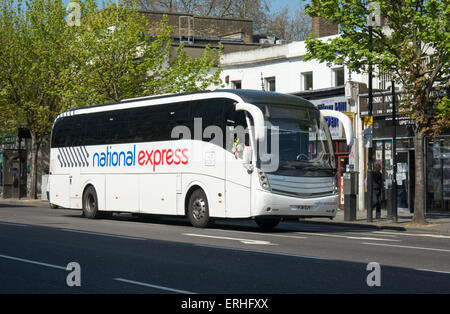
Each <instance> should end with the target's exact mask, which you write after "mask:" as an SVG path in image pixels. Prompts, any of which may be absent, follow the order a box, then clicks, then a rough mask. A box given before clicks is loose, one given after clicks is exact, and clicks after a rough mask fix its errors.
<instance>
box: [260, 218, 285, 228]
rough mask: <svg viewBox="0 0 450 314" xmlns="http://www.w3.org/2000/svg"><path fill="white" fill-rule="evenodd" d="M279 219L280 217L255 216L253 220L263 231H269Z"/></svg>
mask: <svg viewBox="0 0 450 314" xmlns="http://www.w3.org/2000/svg"><path fill="white" fill-rule="evenodd" d="M280 221H281V219H280V218H261V217H256V218H255V222H256V224H257V225H258V226H259V227H260V228H261V229H262V230H263V231H270V230H272V229H273V228H275V227H276V226H277V225H278V224H279V223H280Z"/></svg>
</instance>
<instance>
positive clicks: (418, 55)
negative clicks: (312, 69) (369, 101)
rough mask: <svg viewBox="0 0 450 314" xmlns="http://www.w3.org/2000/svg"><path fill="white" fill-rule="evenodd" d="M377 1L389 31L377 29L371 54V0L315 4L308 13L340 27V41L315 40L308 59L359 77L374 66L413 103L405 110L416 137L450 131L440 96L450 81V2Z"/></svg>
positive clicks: (328, 0)
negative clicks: (341, 66)
mask: <svg viewBox="0 0 450 314" xmlns="http://www.w3.org/2000/svg"><path fill="white" fill-rule="evenodd" d="M374 2H376V3H378V4H379V5H380V10H381V15H382V16H383V17H384V21H385V22H386V27H382V26H376V27H373V37H372V46H371V47H372V51H371V50H370V49H369V47H370V42H369V38H370V36H369V27H368V25H367V16H368V14H369V13H371V12H369V10H368V8H367V3H368V1H351V0H312V3H311V5H307V6H306V7H307V9H306V10H307V12H308V13H309V14H310V15H311V16H321V17H323V18H325V19H329V20H332V21H333V22H334V23H337V24H339V28H340V36H338V37H335V38H332V39H329V40H327V41H324V40H321V39H314V38H312V36H310V37H309V38H308V39H307V40H306V44H307V49H308V54H307V55H306V57H305V59H306V60H309V59H313V58H315V59H318V60H319V61H320V62H327V63H329V64H331V63H333V64H345V65H346V66H348V68H349V69H350V70H353V71H356V72H366V71H367V69H368V64H369V61H370V62H372V64H373V65H374V66H375V68H378V69H379V70H381V71H384V72H389V73H391V74H393V75H394V78H395V79H396V81H397V83H401V84H402V86H403V89H405V91H406V94H407V95H408V98H407V99H406V101H405V102H404V104H403V106H402V108H401V109H402V111H403V113H404V114H406V115H409V116H410V117H411V118H413V119H415V120H416V132H419V131H420V132H426V133H428V134H429V135H434V136H435V135H438V134H439V133H440V132H442V130H443V129H445V128H448V127H450V120H449V119H448V111H446V110H448V107H447V106H446V105H443V104H442V103H446V101H445V100H440V99H439V98H436V97H435V95H436V92H437V91H439V90H443V89H445V87H446V86H448V81H449V78H450V64H449V51H450V49H449V48H450V37H449V29H450V25H449V23H450V19H449V18H448V17H449V16H450V6H449V1H448V0H443V1H440V0H421V1H420V0H404V1H391V0H378V1H374ZM438 103H440V105H439V104H438Z"/></svg>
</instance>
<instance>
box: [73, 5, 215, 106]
mask: <svg viewBox="0 0 450 314" xmlns="http://www.w3.org/2000/svg"><path fill="white" fill-rule="evenodd" d="M87 3H88V2H87ZM83 12H84V14H83V18H82V22H81V27H79V28H78V30H77V31H78V35H77V38H78V40H77V41H76V42H75V49H76V51H77V54H76V55H75V59H76V60H77V64H76V67H75V69H74V70H75V72H76V73H77V74H78V75H79V77H80V80H78V81H77V82H75V86H74V87H73V88H71V91H72V94H71V95H70V96H69V97H70V98H71V99H72V102H73V103H74V104H77V105H79V106H86V105H91V104H97V103H105V102H109V101H118V100H121V99H124V98H133V97H140V96H147V95H155V94H161V93H179V92H189V91H196V90H204V89H206V88H207V87H208V86H210V85H217V84H219V83H220V80H219V75H220V68H219V69H218V70H217V71H215V72H214V73H212V75H210V73H209V72H213V68H214V65H215V64H216V63H217V61H218V60H219V56H220V52H218V51H217V50H213V49H210V48H209V47H208V48H206V49H205V51H204V53H203V56H202V57H200V58H197V59H194V58H192V57H189V56H187V55H186V52H185V50H184V47H183V45H180V46H179V47H178V49H174V48H173V47H172V42H173V32H174V27H173V26H170V25H168V19H167V17H165V18H164V19H163V20H162V21H161V22H160V23H159V30H158V32H157V35H156V36H154V37H151V36H149V35H148V34H146V31H147V30H148V23H147V21H146V19H145V17H144V15H142V14H140V13H138V11H137V10H136V8H135V4H134V3H132V2H129V1H128V2H126V3H121V4H120V5H119V6H117V4H116V3H115V2H109V3H107V6H106V8H105V9H103V10H101V11H98V10H96V9H95V4H91V6H90V7H89V6H88V7H86V9H84V10H83Z"/></svg>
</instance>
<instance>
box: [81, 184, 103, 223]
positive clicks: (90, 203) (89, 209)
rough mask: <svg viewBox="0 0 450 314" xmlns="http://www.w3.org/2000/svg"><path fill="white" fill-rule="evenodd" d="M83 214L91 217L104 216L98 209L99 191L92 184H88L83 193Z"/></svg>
mask: <svg viewBox="0 0 450 314" xmlns="http://www.w3.org/2000/svg"><path fill="white" fill-rule="evenodd" d="M83 216H84V217H86V218H89V219H98V218H102V215H101V212H100V211H99V210H98V199H97V192H96V191H95V188H94V187H93V186H92V185H90V186H88V187H87V188H86V189H85V190H84V193H83Z"/></svg>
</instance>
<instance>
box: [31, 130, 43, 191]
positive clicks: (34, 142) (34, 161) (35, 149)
mask: <svg viewBox="0 0 450 314" xmlns="http://www.w3.org/2000/svg"><path fill="white" fill-rule="evenodd" d="M30 133H31V169H30V181H31V184H30V198H32V199H37V179H38V177H37V176H38V173H37V172H38V154H39V149H40V146H41V145H40V144H41V143H40V136H39V134H37V133H36V132H34V131H31V132H30Z"/></svg>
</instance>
